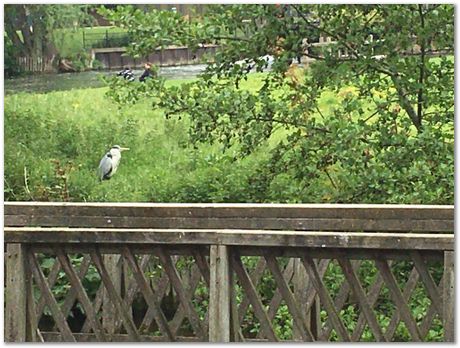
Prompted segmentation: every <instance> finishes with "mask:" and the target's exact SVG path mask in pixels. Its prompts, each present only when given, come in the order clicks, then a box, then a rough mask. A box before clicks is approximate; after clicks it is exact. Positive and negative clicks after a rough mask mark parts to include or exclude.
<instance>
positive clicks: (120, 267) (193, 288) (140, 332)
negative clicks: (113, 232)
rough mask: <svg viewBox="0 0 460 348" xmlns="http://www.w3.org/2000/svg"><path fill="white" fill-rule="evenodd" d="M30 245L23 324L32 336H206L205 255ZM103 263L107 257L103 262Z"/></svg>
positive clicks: (105, 338)
mask: <svg viewBox="0 0 460 348" xmlns="http://www.w3.org/2000/svg"><path fill="white" fill-rule="evenodd" d="M53 250H54V253H47V254H43V253H41V252H40V251H39V250H38V251H37V250H33V249H31V250H30V251H29V255H28V260H29V264H30V270H31V272H30V275H29V277H30V284H31V286H30V289H31V294H30V299H33V300H29V301H28V303H29V304H28V310H29V312H30V313H31V314H33V315H30V316H29V320H30V325H31V326H32V327H33V329H32V330H33V332H34V334H35V340H38V341H66V342H72V341H103V342H107V341H130V342H135V341H207V334H208V303H209V258H208V256H207V255H208V251H207V250H206V249H205V248H195V249H190V251H189V252H185V253H184V252H183V250H182V252H180V253H177V254H176V253H175V252H174V251H171V250H168V249H159V248H157V249H155V248H153V249H152V253H150V254H146V253H136V252H135V250H134V249H133V248H130V247H126V246H125V247H122V248H120V251H119V254H110V255H105V254H104V253H101V252H100V250H99V249H97V248H92V249H89V250H88V248H87V249H86V250H85V252H84V253H66V252H65V251H63V250H62V249H60V248H59V247H58V246H56V247H55V248H54V249H53ZM110 260H111V261H110Z"/></svg>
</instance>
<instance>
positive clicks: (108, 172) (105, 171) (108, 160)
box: [98, 145, 129, 181]
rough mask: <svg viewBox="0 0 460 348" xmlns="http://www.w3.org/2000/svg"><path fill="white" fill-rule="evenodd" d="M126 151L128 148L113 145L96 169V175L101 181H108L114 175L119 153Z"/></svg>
mask: <svg viewBox="0 0 460 348" xmlns="http://www.w3.org/2000/svg"><path fill="white" fill-rule="evenodd" d="M126 150H129V148H127V147H120V145H113V146H112V148H111V149H110V150H109V152H107V153H106V154H105V155H104V157H102V159H101V162H99V168H98V175H99V179H100V180H101V181H102V180H109V179H110V178H111V177H112V176H113V175H114V174H115V172H116V171H117V168H118V165H119V163H120V159H121V152H122V151H126Z"/></svg>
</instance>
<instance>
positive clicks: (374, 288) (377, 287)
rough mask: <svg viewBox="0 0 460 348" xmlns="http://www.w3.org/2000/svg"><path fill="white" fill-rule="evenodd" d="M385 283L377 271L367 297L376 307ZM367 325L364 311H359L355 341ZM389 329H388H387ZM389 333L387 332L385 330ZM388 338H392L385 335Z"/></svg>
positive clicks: (353, 338) (354, 332) (353, 335)
mask: <svg viewBox="0 0 460 348" xmlns="http://www.w3.org/2000/svg"><path fill="white" fill-rule="evenodd" d="M388 264H389V265H390V266H391V264H392V261H391V260H390V261H388ZM383 284H384V281H383V278H382V275H381V274H380V273H377V276H376V277H375V280H374V283H373V284H372V285H371V287H370V289H369V291H368V293H367V299H368V301H369V304H370V305H371V306H372V307H374V306H375V303H376V302H377V299H378V298H379V294H380V291H381V290H382V286H383ZM365 327H366V318H365V316H364V313H362V312H361V313H359V317H358V322H357V323H356V327H355V330H354V331H353V334H352V336H351V339H352V340H353V341H358V340H359V339H360V338H361V335H362V334H363V331H364V329H365ZM387 331H388V330H387ZM385 334H387V332H385ZM385 337H386V339H387V340H390V339H391V337H390V338H388V336H385Z"/></svg>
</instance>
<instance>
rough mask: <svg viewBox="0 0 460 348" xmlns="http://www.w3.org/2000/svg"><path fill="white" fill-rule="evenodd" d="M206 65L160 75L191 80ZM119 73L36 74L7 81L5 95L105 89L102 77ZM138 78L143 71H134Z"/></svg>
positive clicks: (173, 68)
mask: <svg viewBox="0 0 460 348" xmlns="http://www.w3.org/2000/svg"><path fill="white" fill-rule="evenodd" d="M205 68H206V65H204V64H199V65H182V66H170V67H161V68H160V70H159V75H160V76H163V77H165V78H167V79H190V78H193V77H196V76H197V75H198V74H199V73H201V72H203V71H204V69H205ZM117 72H118V71H112V70H111V71H85V72H80V73H65V74H36V75H28V76H24V77H18V78H14V79H5V80H4V82H5V84H4V90H5V94H12V93H18V92H34V93H46V92H51V91H65V90H69V89H72V88H96V87H103V86H104V85H105V84H104V82H103V81H102V78H101V77H102V76H113V75H116V73H117ZM133 72H134V76H135V77H136V78H138V77H139V76H140V75H141V74H142V72H143V70H133Z"/></svg>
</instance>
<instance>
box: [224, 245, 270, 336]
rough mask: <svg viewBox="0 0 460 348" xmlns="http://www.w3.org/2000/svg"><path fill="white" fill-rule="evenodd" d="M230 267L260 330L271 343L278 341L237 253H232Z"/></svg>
mask: <svg viewBox="0 0 460 348" xmlns="http://www.w3.org/2000/svg"><path fill="white" fill-rule="evenodd" d="M232 256H233V257H232V266H233V270H234V271H235V273H236V274H237V276H238V279H239V280H240V282H241V285H242V286H243V288H244V289H245V291H246V295H247V296H248V297H249V301H250V304H251V305H252V308H253V310H254V313H255V315H256V316H257V318H258V319H259V321H260V328H261V330H263V331H264V333H265V336H266V337H267V338H268V339H269V340H270V341H273V342H277V341H278V337H276V334H275V331H274V330H273V327H272V324H271V323H270V319H269V318H268V315H267V312H266V311H265V310H264V308H263V305H262V302H261V301H260V298H259V297H258V296H257V290H256V287H255V286H254V284H253V283H252V281H251V278H250V277H249V275H248V272H247V271H246V269H245V268H244V266H243V264H242V262H241V259H240V256H239V254H238V253H237V252H234V253H233V255H232Z"/></svg>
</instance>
